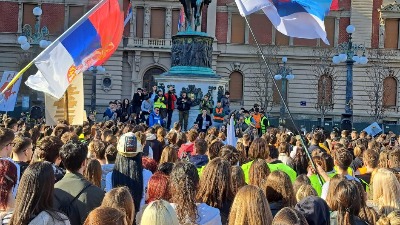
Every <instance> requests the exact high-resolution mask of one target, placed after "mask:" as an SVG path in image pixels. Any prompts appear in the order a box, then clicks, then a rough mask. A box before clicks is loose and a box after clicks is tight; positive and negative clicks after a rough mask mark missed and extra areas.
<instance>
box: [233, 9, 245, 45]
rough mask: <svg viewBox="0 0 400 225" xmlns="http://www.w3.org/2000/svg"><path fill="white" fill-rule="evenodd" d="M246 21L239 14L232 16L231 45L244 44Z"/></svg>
mask: <svg viewBox="0 0 400 225" xmlns="http://www.w3.org/2000/svg"><path fill="white" fill-rule="evenodd" d="M244 23H245V22H244V19H243V17H242V16H240V15H239V14H232V20H231V43H234V44H244V30H245V24H244Z"/></svg>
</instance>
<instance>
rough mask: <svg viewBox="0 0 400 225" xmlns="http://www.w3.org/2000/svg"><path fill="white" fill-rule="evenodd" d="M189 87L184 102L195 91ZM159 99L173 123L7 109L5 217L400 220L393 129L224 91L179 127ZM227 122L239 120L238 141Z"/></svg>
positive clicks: (59, 220) (0, 206)
mask: <svg viewBox="0 0 400 225" xmlns="http://www.w3.org/2000/svg"><path fill="white" fill-rule="evenodd" d="M170 92H171V94H173V93H172V92H173V89H172V88H171V89H170ZM157 96H158V98H161V99H162V98H169V97H166V96H165V95H163V94H162V93H161V94H159V93H158V95H157ZM157 96H155V99H157ZM150 97H151V96H150ZM225 97H228V98H229V93H228V96H225ZM180 98H185V95H183V94H182V95H181V97H179V98H176V101H177V102H178V103H177V105H178V107H179V105H180V104H188V102H190V99H188V100H186V102H185V103H183V101H182V102H179V101H180V100H179V99H180ZM147 100H148V99H147ZM147 100H144V101H147ZM224 101H225V103H224V104H226V103H227V102H226V100H224ZM151 102H152V101H151ZM155 102H157V100H156V101H155ZM172 102H174V104H175V101H172ZM172 102H171V104H172ZM167 103H168V102H167ZM228 103H229V101H228ZM168 104H170V103H168ZM125 106H127V107H129V108H131V109H130V110H138V111H139V112H140V111H142V112H143V111H145V110H143V107H141V108H140V109H139V108H135V107H136V106H137V105H130V104H129V102H125V103H124V104H122V107H125ZM133 106H135V107H133ZM142 106H143V103H142ZM172 108H173V107H172ZM149 109H150V110H149V111H151V112H150V114H151V113H154V114H157V113H158V114H160V111H162V110H161V109H165V110H164V113H165V115H166V117H165V118H166V120H167V123H166V124H164V119H163V118H161V119H156V120H153V119H147V121H148V122H150V121H152V123H150V124H149V123H146V120H145V121H135V120H133V122H132V121H131V120H130V118H128V119H127V120H125V121H124V120H113V119H112V118H110V120H106V121H103V122H95V121H87V122H85V123H84V124H83V126H71V125H69V124H68V122H67V121H63V120H60V121H59V123H58V124H57V126H55V127H49V126H46V125H35V126H32V127H31V126H30V124H27V123H25V122H24V120H19V121H17V120H16V119H13V118H7V119H5V120H4V121H3V124H2V125H1V127H0V224H1V225H5V224H10V225H26V224H32V225H42V224H43V225H45V224H48V225H51V224H53V225H67V224H72V225H81V224H85V225H103V224H104V225H113V224H115V225H117V224H118V225H133V224H141V225H165V224H170V225H178V224H185V225H186V224H199V225H201V224H206V225H220V224H224V225H225V224H229V225H292V224H299V225H307V224H308V225H329V224H332V225H336V224H337V225H366V224H369V225H394V224H400V183H399V180H400V137H398V136H396V135H395V134H393V133H388V134H380V135H378V136H375V137H373V136H371V135H368V134H367V133H366V132H364V131H363V132H360V133H358V132H357V131H347V130H343V131H341V132H338V131H332V132H330V133H329V132H327V131H324V130H322V129H318V130H314V131H311V132H309V133H306V134H305V135H304V134H299V135H296V134H293V133H292V132H290V131H288V130H286V129H284V128H274V127H271V126H269V123H268V118H267V117H266V116H265V113H264V112H263V110H262V109H260V108H259V107H258V105H255V106H254V108H253V109H251V110H248V111H247V110H245V109H241V110H239V111H237V112H235V111H233V112H230V109H229V107H226V105H225V107H224V106H223V105H222V101H218V102H217V105H216V106H215V108H213V107H211V105H209V107H200V109H201V112H200V113H199V116H198V118H197V120H196V125H197V126H193V127H192V128H190V129H187V128H185V127H184V125H181V123H179V122H176V123H173V124H171V125H172V128H169V127H168V118H169V117H170V116H169V113H171V112H170V110H169V108H163V107H157V106H154V105H153V106H149ZM149 111H148V112H149ZM157 111H158V112H157ZM128 114H129V113H128ZM123 115H124V114H122V116H123ZM182 117H183V118H185V115H184V113H182ZM120 118H121V117H120ZM228 120H229V122H227V121H228ZM183 121H185V119H183ZM137 122H139V123H137ZM226 123H228V126H234V127H235V128H236V129H235V142H234V143H232V140H230V141H227V139H226V137H227V135H228V133H229V131H227V129H226V128H224V127H225V125H226ZM232 123H233V124H232Z"/></svg>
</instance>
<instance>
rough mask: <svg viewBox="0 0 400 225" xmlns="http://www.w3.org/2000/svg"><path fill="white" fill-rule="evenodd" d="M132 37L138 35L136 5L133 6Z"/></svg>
mask: <svg viewBox="0 0 400 225" xmlns="http://www.w3.org/2000/svg"><path fill="white" fill-rule="evenodd" d="M130 31H131V32H130V35H129V36H130V38H135V37H136V6H132V18H131V22H130Z"/></svg>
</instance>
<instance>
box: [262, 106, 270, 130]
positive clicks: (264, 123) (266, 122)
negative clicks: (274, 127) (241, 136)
mask: <svg viewBox="0 0 400 225" xmlns="http://www.w3.org/2000/svg"><path fill="white" fill-rule="evenodd" d="M260 115H261V122H260V125H261V133H260V135H263V134H265V132H266V131H267V128H268V127H269V120H268V117H266V116H265V111H264V110H261V111H260Z"/></svg>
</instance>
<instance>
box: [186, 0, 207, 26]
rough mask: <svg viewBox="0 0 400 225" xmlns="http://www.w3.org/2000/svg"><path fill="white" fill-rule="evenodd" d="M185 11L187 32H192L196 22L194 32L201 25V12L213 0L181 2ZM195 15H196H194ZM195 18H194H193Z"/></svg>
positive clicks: (187, 0)
mask: <svg viewBox="0 0 400 225" xmlns="http://www.w3.org/2000/svg"><path fill="white" fill-rule="evenodd" d="M179 1H180V2H181V3H182V5H183V9H184V11H185V17H186V23H187V26H186V31H191V30H192V20H194V24H195V26H194V30H196V29H197V27H200V25H201V11H202V9H203V6H204V5H207V6H208V5H209V4H210V3H211V0H179ZM193 13H194V15H193ZM192 17H193V18H192Z"/></svg>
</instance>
